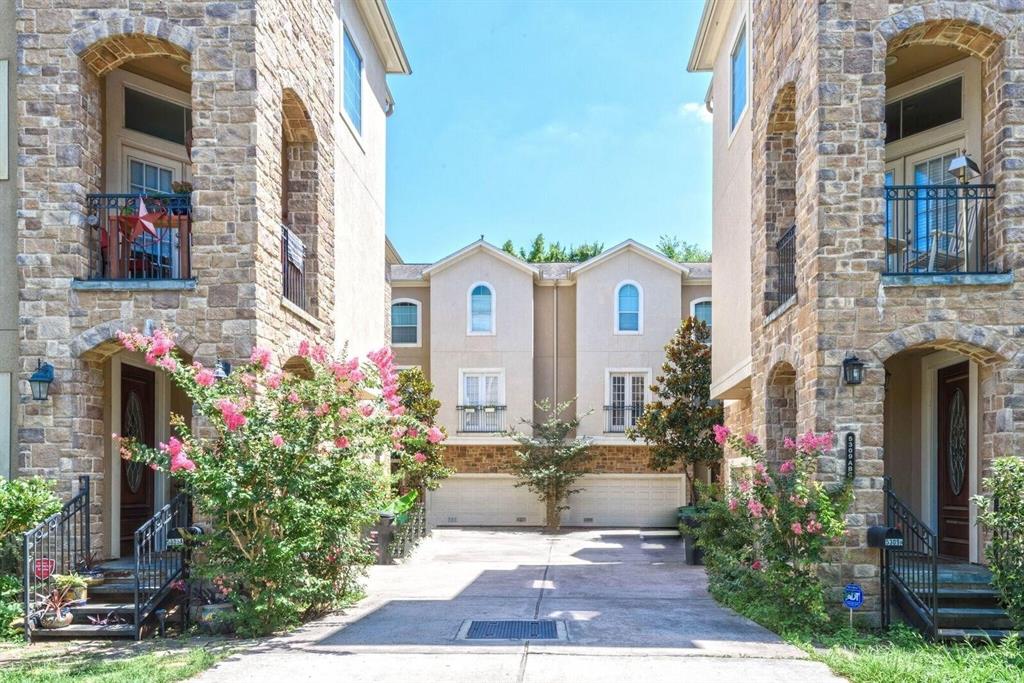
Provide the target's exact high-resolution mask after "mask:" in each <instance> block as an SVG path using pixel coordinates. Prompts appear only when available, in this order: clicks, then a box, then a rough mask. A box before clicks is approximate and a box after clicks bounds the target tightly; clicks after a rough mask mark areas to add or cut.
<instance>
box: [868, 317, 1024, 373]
mask: <svg viewBox="0 0 1024 683" xmlns="http://www.w3.org/2000/svg"><path fill="white" fill-rule="evenodd" d="M911 348H933V349H947V350H950V351H956V352H957V353H960V354H962V355H964V356H968V357H970V358H972V359H974V360H975V361H977V362H978V363H980V364H982V365H992V364H996V363H1000V362H1003V361H1007V360H1013V359H1016V360H1017V361H1018V364H1019V363H1020V362H1021V361H1022V360H1024V355H1022V353H1021V345H1020V344H1019V343H1018V342H1017V341H1015V340H1013V339H1011V338H1010V337H1007V336H1006V335H1004V334H1003V333H1001V332H999V331H997V330H994V329H992V328H991V327H981V326H978V325H969V324H966V323H956V322H924V323H917V324H916V325H910V326H908V327H904V328H902V329H900V330H897V331H896V332H893V333H892V334H890V335H888V336H886V337H885V338H884V339H881V340H880V341H878V342H876V343H875V345H874V346H872V347H871V349H870V351H871V354H872V355H873V356H874V357H875V358H876V359H877V361H878V363H879V364H882V363H884V362H885V361H887V360H889V359H890V358H892V357H893V356H895V355H896V354H898V353H901V352H903V351H906V350H907V349H911Z"/></svg>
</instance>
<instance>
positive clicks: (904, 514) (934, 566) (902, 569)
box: [885, 477, 939, 638]
mask: <svg viewBox="0 0 1024 683" xmlns="http://www.w3.org/2000/svg"><path fill="white" fill-rule="evenodd" d="M885 521H886V525H887V526H890V527H895V528H897V529H899V531H900V532H901V533H902V534H903V539H904V542H903V547H902V548H893V549H890V550H888V551H887V554H888V570H889V571H888V576H889V581H890V583H891V584H892V586H893V587H894V588H895V589H896V590H898V591H899V593H900V594H901V596H902V597H903V598H904V599H905V600H906V601H908V602H909V603H910V605H911V607H912V609H913V612H914V615H916V616H917V618H918V619H919V620H920V621H922V622H923V623H922V624H921V626H922V627H923V630H924V632H925V633H926V634H927V635H929V636H931V637H932V638H934V637H936V636H937V635H938V629H939V614H938V612H939V607H938V596H939V541H938V536H937V535H936V534H935V532H934V531H932V529H931V527H929V526H928V525H927V524H925V523H924V522H922V521H921V520H920V519H918V517H917V515H915V514H914V513H913V512H912V511H911V510H910V508H909V507H907V506H906V505H905V504H904V503H903V501H901V500H900V499H899V497H898V496H897V495H896V494H895V492H894V491H893V489H892V479H891V478H890V477H886V478H885Z"/></svg>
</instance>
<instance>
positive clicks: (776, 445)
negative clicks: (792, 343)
mask: <svg viewBox="0 0 1024 683" xmlns="http://www.w3.org/2000/svg"><path fill="white" fill-rule="evenodd" d="M796 417H797V400H796V368H794V367H793V365H792V364H791V363H789V362H788V361H781V362H779V363H776V364H775V365H774V366H773V367H772V369H771V371H770V372H769V373H768V381H767V383H766V385H765V451H766V453H767V456H768V459H769V460H771V461H773V462H778V461H781V460H782V459H783V443H784V442H785V439H786V438H787V437H789V438H795V437H796V430H797V422H796Z"/></svg>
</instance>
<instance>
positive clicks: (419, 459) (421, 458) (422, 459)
mask: <svg viewBox="0 0 1024 683" xmlns="http://www.w3.org/2000/svg"><path fill="white" fill-rule="evenodd" d="M412 459H413V460H415V461H416V462H426V461H427V456H425V455H423V454H422V453H420V452H417V453H416V455H414V456H412Z"/></svg>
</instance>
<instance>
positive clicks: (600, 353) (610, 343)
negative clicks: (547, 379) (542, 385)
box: [576, 250, 681, 435]
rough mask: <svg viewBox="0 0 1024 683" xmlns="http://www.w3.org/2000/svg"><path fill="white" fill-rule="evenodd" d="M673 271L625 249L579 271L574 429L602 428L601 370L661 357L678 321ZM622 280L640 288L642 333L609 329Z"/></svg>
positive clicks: (647, 365) (657, 362) (650, 363)
mask: <svg viewBox="0 0 1024 683" xmlns="http://www.w3.org/2000/svg"><path fill="white" fill-rule="evenodd" d="M679 277H680V276H679V273H678V272H676V271H674V270H672V269H671V268H669V267H666V266H665V265H662V264H659V263H656V262H655V261H653V260H652V259H650V258H647V257H646V256H642V255H640V254H638V253H636V252H634V251H630V250H625V251H622V252H619V253H618V254H615V255H614V256H611V257H610V258H607V259H605V260H604V261H602V262H600V263H598V264H595V265H594V266H593V267H591V268H589V269H587V270H584V271H582V272H580V273H579V274H578V276H577V281H576V392H577V396H578V399H577V405H578V409H579V410H580V411H581V412H586V411H587V410H593V411H594V412H593V413H591V414H590V415H588V416H587V417H585V418H584V419H583V422H582V423H581V425H580V432H581V433H582V434H589V435H601V434H603V432H604V421H605V416H604V410H603V407H604V405H605V399H606V396H605V376H606V373H607V370H608V369H611V368H618V369H623V368H629V369H634V368H635V369H646V370H650V372H651V374H652V377H653V374H654V373H655V372H657V370H658V368H660V367H661V364H662V362H663V360H664V346H665V343H666V342H667V341H668V340H669V339H670V338H671V337H672V335H673V334H674V333H675V331H676V328H677V327H678V326H679V320H680V310H681V288H680V286H679ZM623 280H632V281H634V282H636V283H638V284H639V285H640V286H641V288H642V289H643V296H642V302H641V304H642V306H641V310H642V314H643V315H642V319H643V323H642V333H641V334H616V333H615V290H616V287H617V286H618V284H619V283H620V282H622V281H623Z"/></svg>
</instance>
